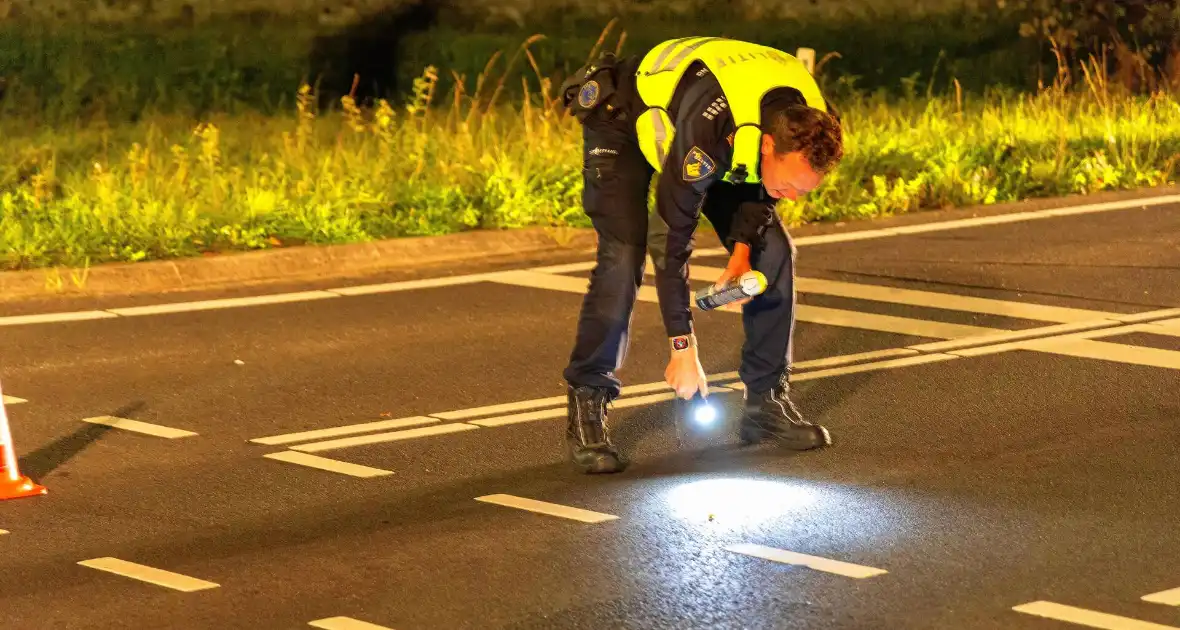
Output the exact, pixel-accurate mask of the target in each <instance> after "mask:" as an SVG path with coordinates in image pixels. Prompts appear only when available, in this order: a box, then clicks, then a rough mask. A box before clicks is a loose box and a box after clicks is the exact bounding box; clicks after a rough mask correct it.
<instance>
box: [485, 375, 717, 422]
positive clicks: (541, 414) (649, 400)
mask: <svg viewBox="0 0 1180 630" xmlns="http://www.w3.org/2000/svg"><path fill="white" fill-rule="evenodd" d="M651 385H652V386H653V387H652V389H654V386H655V385H656V383H652V384H651ZM660 385H663V387H661V388H660V389H663V390H667V391H666V392H661V393H658V394H649V395H647V396H635V397H633V398H619V399H616V400H615V401H614V402H612V403H611V408H613V409H627V408H628V407H642V406H644V405H651V404H655V403H658V402H663V401H666V400H674V399H675V398H676V394H675V393H674V392H672V388H671V387H668V386H667V385H666V384H663V383H660ZM637 387H638V386H637ZM732 389H733V386H731V385H713V384H710V385H709V392H710V393H713V392H717V391H722V392H724V391H732ZM565 415H566V409H565V407H560V408H557V409H543V410H541V411H530V412H526V413H516V414H512V415H508V416H498V417H494V418H481V419H479V420H471V421H468V423H467V424H474V425H478V426H481V427H502V426H506V425H509V424H520V423H522V422H535V421H537V420H552V419H554V418H564V417H565Z"/></svg>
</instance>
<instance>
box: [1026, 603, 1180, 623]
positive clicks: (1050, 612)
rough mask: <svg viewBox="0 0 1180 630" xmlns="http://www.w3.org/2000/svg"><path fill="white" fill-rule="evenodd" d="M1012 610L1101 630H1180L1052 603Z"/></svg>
mask: <svg viewBox="0 0 1180 630" xmlns="http://www.w3.org/2000/svg"><path fill="white" fill-rule="evenodd" d="M1012 610H1015V611H1016V612H1019V613H1024V614H1026V615H1036V616H1038V617H1045V618H1046V619H1056V620H1057V621H1066V622H1069V623H1076V624H1078V625H1079V626H1089V627H1091V628H1102V629H1103V630H1180V628H1178V627H1176V626H1164V625H1160V624H1158V623H1151V622H1148V621H1140V620H1139V619H1132V618H1130V617H1120V616H1118V615H1111V614H1107V613H1100V612H1095V611H1093V610H1087V609H1085V608H1077V607H1074V606H1066V605H1064V604H1055V603H1053V602H1044V601H1038V602H1031V603H1028V604H1021V605H1020V606H1016V607H1013V608H1012Z"/></svg>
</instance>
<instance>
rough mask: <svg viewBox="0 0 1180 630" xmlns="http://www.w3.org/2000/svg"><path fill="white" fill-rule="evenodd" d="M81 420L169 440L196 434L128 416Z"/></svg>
mask: <svg viewBox="0 0 1180 630" xmlns="http://www.w3.org/2000/svg"><path fill="white" fill-rule="evenodd" d="M82 422H89V423H90V424H101V425H105V426H108V427H112V428H115V429H124V430H126V431H134V432H135V433H144V434H146V435H154V436H156V437H162V438H167V439H169V440H175V439H177V438H182V437H192V436H194V435H196V433H193V432H192V431H185V430H184V429H173V428H172V427H165V426H160V425H158V424H151V423H148V422H140V421H139V420H130V419H128V418H116V417H114V416H97V417H94V418H83V419H82Z"/></svg>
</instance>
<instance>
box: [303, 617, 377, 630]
mask: <svg viewBox="0 0 1180 630" xmlns="http://www.w3.org/2000/svg"><path fill="white" fill-rule="evenodd" d="M307 625H309V626H311V627H313V628H321V629H322V630H393V628H386V627H385V626H379V625H377V624H373V623H369V622H367V621H360V620H359V619H353V618H352V617H328V618H327V619H317V620H315V621H309V622H308V623H307Z"/></svg>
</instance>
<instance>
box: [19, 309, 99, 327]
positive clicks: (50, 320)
mask: <svg viewBox="0 0 1180 630" xmlns="http://www.w3.org/2000/svg"><path fill="white" fill-rule="evenodd" d="M113 317H118V315H115V314H114V313H108V312H106V311H66V312H64V313H42V314H40V315H9V316H7V317H0V326H22V325H24V324H58V323H61V322H78V321H86V320H91V319H111V318H113Z"/></svg>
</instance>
